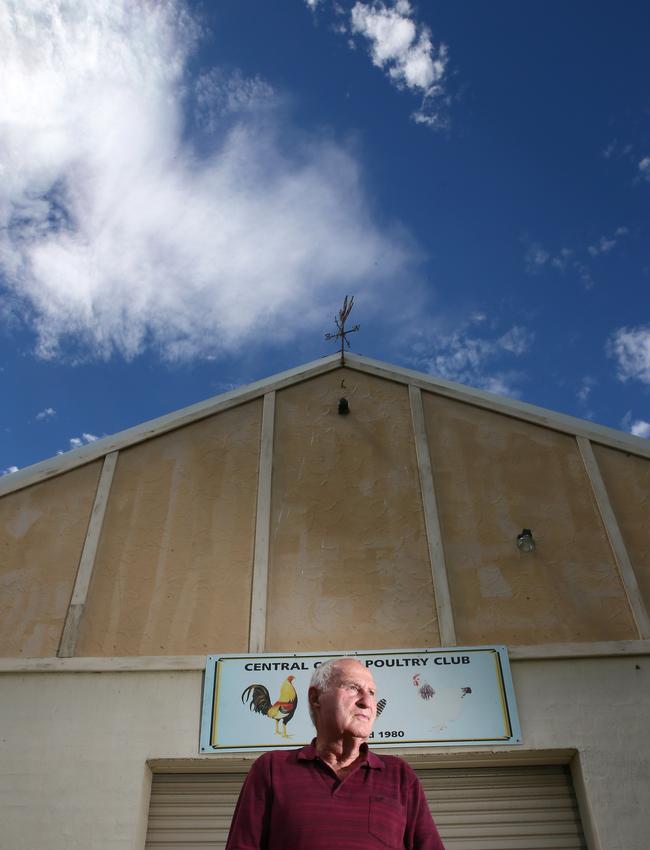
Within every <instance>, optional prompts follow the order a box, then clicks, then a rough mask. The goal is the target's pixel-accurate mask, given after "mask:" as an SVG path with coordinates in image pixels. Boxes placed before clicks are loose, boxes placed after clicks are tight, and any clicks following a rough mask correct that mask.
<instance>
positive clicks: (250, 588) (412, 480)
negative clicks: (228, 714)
mask: <svg viewBox="0 0 650 850" xmlns="http://www.w3.org/2000/svg"><path fill="white" fill-rule="evenodd" d="M342 398H344V399H345V400H346V401H347V403H348V407H349V413H347V414H345V415H344V414H342V413H341V412H339V404H340V400H341V399H342ZM649 508H650V445H649V443H648V441H646V440H642V439H640V438H635V437H632V436H629V435H627V434H623V433H621V432H618V431H615V430H612V429H607V428H604V427H600V426H596V425H593V424H592V423H588V422H582V421H580V420H577V419H573V418H571V417H567V416H562V415H560V414H555V413H551V412H549V411H546V410H542V409H540V408H535V407H532V406H530V405H526V404H523V403H519V402H515V401H512V400H508V399H503V398H498V397H496V396H491V395H489V394H488V393H483V392H480V391H477V390H471V389H468V388H465V387H461V386H458V385H455V384H451V383H449V382H446V381H443V380H438V379H432V378H430V377H428V376H424V375H421V374H419V373H415V372H411V371H408V370H404V369H398V368H396V367H392V366H389V365H387V364H383V363H379V362H377V361H372V360H369V359H367V358H362V357H358V356H355V355H346V358H345V364H342V363H341V360H340V357H339V356H338V355H337V356H332V357H327V358H324V359H322V360H320V361H317V362H315V363H312V364H307V365H305V366H302V367H299V368H298V369H294V370H292V371H290V372H287V373H283V374H281V375H277V376H274V377H273V378H270V379H268V380H266V381H262V382H259V383H257V384H254V385H251V386H249V387H244V388H242V389H239V390H236V391H234V392H231V393H227V394H226V395H223V396H219V397H217V398H215V399H212V400H210V401H208V402H205V403H201V404H199V405H195V406H193V407H191V408H187V409H186V410H183V411H179V412H177V413H174V414H171V415H169V416H166V417H163V418H161V419H160V420H156V421H154V422H151V423H146V424H145V425H142V426H138V427H136V428H133V429H131V430H129V431H126V432H123V433H122V434H118V435H116V436H114V437H108V438H105V439H103V440H100V441H97V442H96V443H93V444H92V445H89V446H84V447H83V448H81V449H78V450H77V451H75V452H70V453H67V454H65V455H62V456H58V457H56V458H53V459H52V460H49V461H45V462H43V463H40V464H37V465H36V466H34V467H31V468H29V469H25V470H21V471H20V472H18V473H14V474H13V475H11V476H6V477H5V478H3V479H2V480H1V481H0V586H1V588H2V590H1V593H0V614H1V616H0V809H1V811H0V821H1V822H2V824H3V826H2V830H1V831H0V848H3V850H4V849H5V848H6V850H23V848H24V850H37V848H48V850H59V848H61V850H63V848H65V850H94V848H97V850H99V848H102V850H106V848H111V850H113V848H115V850H118V848H119V850H126V848H129V850H131V848H133V850H143V848H145V847H147V848H149V850H153V848H162V847H167V848H177V850H180V848H184V847H188V846H192V847H206V848H208V847H210V848H216V847H220V846H223V840H224V836H225V830H226V829H227V824H228V818H229V813H230V811H231V809H232V806H233V805H234V800H235V799H236V795H237V791H238V788H239V786H240V784H241V781H242V780H243V776H244V775H245V771H246V769H247V766H248V765H249V764H250V760H251V759H252V758H254V755H253V754H251V755H249V756H241V755H239V756H232V755H227V754H223V755H218V756H215V755H211V756H201V755H199V746H198V742H199V721H200V709H201V695H202V683H203V669H204V665H205V656H206V655H207V654H209V653H212V654H214V653H219V652H222V653H234V652H276V653H295V652H313V651H321V652H328V651H331V652H338V651H348V650H364V649H366V650H369V649H396V648H424V647H440V646H444V647H453V646H477V645H495V644H504V645H506V646H507V647H508V651H509V656H510V661H511V666H512V672H513V679H514V688H515V695H516V699H517V704H518V709H519V717H520V721H521V727H522V738H523V740H522V744H521V745H519V746H516V747H515V746H512V747H507V748H500V749H496V748H485V747H480V746H477V747H463V748H460V747H456V748H454V747H448V748H435V749H434V748H431V749H427V748H415V749H405V750H404V751H403V753H402V755H403V756H404V757H406V758H407V759H408V760H409V761H411V763H412V764H413V765H414V766H415V767H416V768H417V769H418V770H419V771H420V773H421V776H422V778H423V781H424V783H425V786H426V788H427V792H428V794H429V795H430V799H431V804H432V808H433V809H434V815H435V816H436V819H437V821H438V823H439V826H440V829H441V833H442V834H443V837H444V838H445V841H446V843H447V846H448V848H449V850H453V848H456V850H462V848H465V850H505V849H506V848H514V850H523V848H542V847H543V848H570V847H571V848H572V847H576V848H579V847H588V848H589V850H647V847H648V835H650V813H649V812H648V796H649V795H648V792H649V788H650V780H649V779H648V777H650V743H649V737H650V736H649V735H648V732H650V720H649V718H650V618H649V616H648V611H649V610H650V521H649V519H648V517H649V515H650V513H649ZM523 529H531V530H532V534H533V538H534V541H535V547H534V549H533V551H532V552H524V551H522V550H521V549H520V548H518V546H517V544H516V541H517V536H518V535H519V534H520V533H521V532H522V530H523ZM152 789H153V791H152Z"/></svg>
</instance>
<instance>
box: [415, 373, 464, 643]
mask: <svg viewBox="0 0 650 850" xmlns="http://www.w3.org/2000/svg"><path fill="white" fill-rule="evenodd" d="M409 400H410V402H411V417H412V419H413V433H414V436H415V453H416V456H417V461H418V472H419V475H420V492H421V495H422V508H423V511H424V525H425V528H426V532H427V543H428V546H429V561H430V563H431V578H432V580H433V592H434V595H435V599H436V612H437V615H438V629H439V630H440V643H441V644H442V645H443V646H454V645H455V643H456V628H455V626H454V614H453V611H452V607H451V596H450V593H449V581H448V579H447V565H446V564H445V550H444V547H443V545H442V532H441V530H440V519H439V517H438V503H437V501H436V493H435V489H434V486H433V472H432V471H431V458H430V456H429V444H428V442H427V433H426V428H425V424H424V409H423V407H422V391H421V390H420V388H419V387H415V386H413V384H409Z"/></svg>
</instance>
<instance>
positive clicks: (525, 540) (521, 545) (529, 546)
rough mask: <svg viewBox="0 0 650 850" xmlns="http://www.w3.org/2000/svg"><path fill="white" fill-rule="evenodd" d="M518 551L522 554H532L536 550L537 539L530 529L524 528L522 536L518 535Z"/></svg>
mask: <svg viewBox="0 0 650 850" xmlns="http://www.w3.org/2000/svg"><path fill="white" fill-rule="evenodd" d="M517 549H519V551H520V552H532V551H533V550H534V549H535V539H534V537H533V532H532V531H531V530H530V528H524V529H523V530H522V532H521V534H518V535H517Z"/></svg>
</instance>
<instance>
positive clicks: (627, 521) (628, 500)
mask: <svg viewBox="0 0 650 850" xmlns="http://www.w3.org/2000/svg"><path fill="white" fill-rule="evenodd" d="M594 454H595V455H596V460H597V461H598V466H599V467H600V473H601V475H602V477H603V481H604V482H605V487H606V488H607V492H608V494H609V500H610V503H611V505H612V508H613V509H614V513H615V515H616V519H617V521H618V525H619V528H620V530H621V534H622V535H623V540H624V541H625V546H626V548H627V552H628V555H629V557H630V561H631V562H632V566H633V568H634V573H635V575H636V580H637V582H638V585H639V590H640V592H641V598H642V599H643V601H644V603H645V606H646V609H647V610H648V611H650V460H648V458H644V457H639V456H638V455H632V454H627V453H626V452H621V451H618V450H617V449H611V448H609V447H607V446H599V445H596V444H594Z"/></svg>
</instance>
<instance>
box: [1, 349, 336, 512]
mask: <svg viewBox="0 0 650 850" xmlns="http://www.w3.org/2000/svg"><path fill="white" fill-rule="evenodd" d="M340 365H341V355H340V354H338V353H337V354H328V355H326V356H325V357H321V358H320V359H319V360H312V361H310V362H309V363H304V364H303V365H301V366H296V367H294V368H293V369H287V370H286V371H284V372H278V373H276V374H275V375H271V376H269V377H268V378H262V379H261V380H259V381H254V382H253V383H252V384H245V385H244V386H242V387H237V388H236V389H234V390H229V391H228V392H226V393H221V394H220V395H217V396H212V397H211V398H209V399H207V400H205V401H199V402H197V403H196V404H191V405H189V406H188V407H183V408H181V409H180V410H174V411H172V412H171V413H166V414H164V415H163V416H158V417H156V418H155V419H149V420H147V421H146V422H142V423H141V424H140V425H134V426H133V427H131V428H127V429H125V430H124V431H118V432H117V433H116V434H110V435H109V436H107V437H102V438H101V439H99V440H95V441H94V442H93V443H90V444H88V445H86V446H81V447H80V448H78V449H73V450H72V451H67V452H63V453H62V454H60V455H55V456H54V457H51V458H47V459H46V460H42V461H39V462H38V463H34V464H32V465H30V466H25V467H24V468H23V469H19V470H18V471H17V472H12V473H11V474H9V475H4V476H3V477H2V478H0V496H5V495H6V494H7V493H12V492H14V491H15V490H21V489H23V488H24V487H29V486H31V485H32V484H36V483H38V482H39V481H44V480H45V479H47V478H54V477H55V476H57V475H61V474H62V473H64V472H69V471H70V470H71V469H75V468H76V467H78V466H84V465H85V464H87V463H92V461H94V460H99V459H100V458H102V457H105V456H106V455H107V454H110V453H111V452H115V451H120V450H121V449H124V448H127V447H129V446H132V445H136V444H137V443H141V442H144V441H145V440H149V439H151V438H152V437H157V436H159V435H160V434H166V433H167V432H168V431H175V430H176V429H177V428H182V427H184V426H185V425H190V424H191V423H192V422H197V421H198V420H200V419H205V418H206V417H208V416H212V415H213V414H214V413H220V412H221V411H223V410H228V409H229V408H231V407H235V406H237V405H238V404H244V403H246V402H248V401H252V400H253V399H255V398H259V397H260V396H263V395H264V394H265V393H268V392H271V391H272V390H277V389H282V388H283V387H286V386H289V385H291V384H294V383H298V382H299V381H302V380H306V379H308V378H312V377H315V376H316V375H321V374H323V373H325V372H331V371H332V370H333V369H337V368H338V367H339V366H340Z"/></svg>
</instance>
